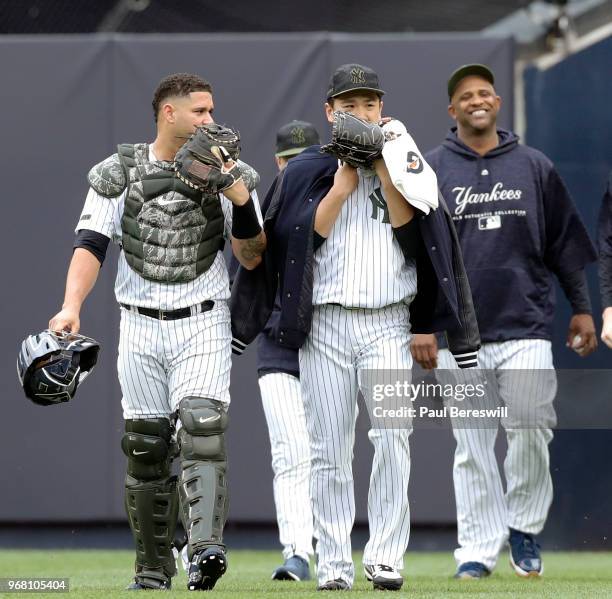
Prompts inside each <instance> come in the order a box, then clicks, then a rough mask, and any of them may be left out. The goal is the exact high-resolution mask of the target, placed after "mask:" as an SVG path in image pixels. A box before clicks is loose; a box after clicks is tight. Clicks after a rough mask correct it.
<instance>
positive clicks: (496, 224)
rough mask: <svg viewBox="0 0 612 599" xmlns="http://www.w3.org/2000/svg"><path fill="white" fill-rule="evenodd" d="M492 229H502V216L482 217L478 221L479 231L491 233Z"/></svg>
mask: <svg viewBox="0 0 612 599" xmlns="http://www.w3.org/2000/svg"><path fill="white" fill-rule="evenodd" d="M491 229H501V216H498V215H493V216H481V217H480V218H479V219H478V230H479V231H489V230H491Z"/></svg>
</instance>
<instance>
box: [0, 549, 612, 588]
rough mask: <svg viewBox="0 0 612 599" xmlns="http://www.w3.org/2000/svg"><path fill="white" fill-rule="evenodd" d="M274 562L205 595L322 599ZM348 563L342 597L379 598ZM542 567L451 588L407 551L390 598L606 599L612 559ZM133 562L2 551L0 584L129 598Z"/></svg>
mask: <svg viewBox="0 0 612 599" xmlns="http://www.w3.org/2000/svg"><path fill="white" fill-rule="evenodd" d="M279 558H280V552H275V551H231V550H230V553H229V554H228V560H229V569H228V572H227V573H226V574H225V576H224V577H223V578H222V579H220V580H219V582H218V583H217V586H216V587H215V589H214V591H213V592H212V594H211V595H208V596H213V594H214V596H215V597H218V598H219V599H221V598H229V597H233V598H235V597H254V598H256V599H259V598H262V599H263V598H267V597H270V598H276V599H281V598H284V597H298V598H308V597H317V598H318V599H321V597H322V595H321V593H317V592H316V583H315V582H314V581H309V582H301V583H293V582H276V581H271V580H270V579H269V576H270V573H271V572H272V570H273V569H274V567H276V566H277V565H278V564H279ZM354 558H355V564H357V577H356V578H357V580H356V583H355V586H354V587H353V590H352V591H351V592H350V595H349V596H351V597H353V596H355V597H372V596H375V597H381V594H380V592H374V591H373V590H372V587H371V583H368V582H366V581H365V579H364V577H363V573H362V571H361V565H360V563H361V562H360V558H361V555H360V554H355V556H354ZM544 560H545V561H544V564H545V576H544V577H543V578H542V579H535V580H534V579H530V580H524V579H521V578H519V577H518V576H516V575H515V574H514V573H513V572H512V571H511V570H510V567H509V565H508V561H507V558H506V555H503V556H502V558H501V559H500V563H499V564H498V567H497V570H496V571H495V573H494V574H493V575H492V576H491V577H489V578H487V579H484V580H478V581H471V580H469V581H457V580H453V579H452V574H453V571H454V562H453V559H452V556H451V555H450V554H449V553H410V552H409V553H408V554H407V556H406V569H405V571H404V577H405V582H404V587H403V589H402V591H401V592H400V593H397V594H395V595H394V596H403V595H406V596H409V597H418V598H422V599H425V598H427V599H440V598H443V597H456V598H467V597H481V598H483V599H485V598H486V599H497V598H502V597H503V598H513V599H515V598H520V599H523V598H525V599H531V598H534V599H535V598H551V599H566V598H567V599H576V598H588V599H595V598H600V597H601V598H604V597H610V598H612V553H554V552H548V553H545V554H544ZM132 563H133V553H132V552H129V551H98V550H82V551H63V550H47V551H29V550H14V551H11V550H1V551H0V577H3V578H6V577H39V578H40V577H58V578H64V577H66V578H69V579H70V593H69V594H68V595H62V594H60V595H53V596H56V597H62V596H67V597H70V599H81V598H90V597H95V598H100V599H102V598H103V597H132V598H133V596H134V593H133V592H128V591H124V590H123V589H124V587H125V586H126V585H127V584H128V583H129V582H130V579H131V576H132ZM173 582H174V585H173V588H172V591H171V593H170V595H171V596H187V594H188V591H187V590H186V587H185V584H186V577H185V573H184V572H183V571H182V570H181V571H180V573H179V576H177V577H176V578H175V579H174V581H173ZM0 594H2V593H0ZM2 595H3V596H4V597H16V596H18V595H15V594H10V595H9V594H2ZM23 595H27V596H33V595H34V594H32V593H22V594H21V596H23ZM190 595H191V594H190ZM387 595H388V594H387ZM38 596H40V595H38ZM46 596H48V595H46ZM147 596H149V594H148V595H147ZM155 596H157V594H156V593H155ZM191 596H192V595H191ZM324 596H327V594H326V595H324ZM383 596H384V595H383Z"/></svg>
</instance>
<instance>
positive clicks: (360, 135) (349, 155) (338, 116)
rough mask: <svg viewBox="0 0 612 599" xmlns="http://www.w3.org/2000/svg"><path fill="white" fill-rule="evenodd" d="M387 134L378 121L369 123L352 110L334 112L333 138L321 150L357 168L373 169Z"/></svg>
mask: <svg viewBox="0 0 612 599" xmlns="http://www.w3.org/2000/svg"><path fill="white" fill-rule="evenodd" d="M384 144H385V135H384V133H383V131H382V129H381V128H380V126H379V125H378V124H376V123H368V122H367V121H364V120H362V119H360V118H359V117H356V116H355V115H354V114H351V113H350V112H341V111H339V110H336V111H335V112H334V122H333V125H332V140H331V142H330V143H328V144H326V145H324V146H321V152H327V153H328V154H331V155H332V156H336V157H337V158H339V159H340V160H342V161H343V162H346V163H347V164H350V165H351V166H354V167H355V168H366V169H371V168H372V163H373V162H374V160H376V159H377V158H380V156H381V152H382V149H383V145H384Z"/></svg>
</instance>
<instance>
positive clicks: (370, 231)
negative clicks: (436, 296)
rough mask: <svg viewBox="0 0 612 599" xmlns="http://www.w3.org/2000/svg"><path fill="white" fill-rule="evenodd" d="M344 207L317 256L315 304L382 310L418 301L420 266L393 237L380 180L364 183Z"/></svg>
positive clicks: (369, 179) (366, 179)
mask: <svg viewBox="0 0 612 599" xmlns="http://www.w3.org/2000/svg"><path fill="white" fill-rule="evenodd" d="M358 174H359V183H358V185H357V187H356V189H355V190H354V191H353V192H352V193H351V195H350V196H349V197H348V198H347V199H346V201H345V202H344V204H343V206H342V209H341V211H340V214H339V215H338V218H337V219H336V222H335V223H334V226H333V227H332V230H331V233H330V235H329V237H328V238H327V240H326V241H325V243H324V244H323V245H322V246H321V247H320V248H319V249H318V250H317V251H316V252H315V254H314V259H315V264H314V288H313V304H315V305H316V304H341V305H343V306H345V307H351V308H382V307H384V306H389V305H391V304H396V303H398V302H402V301H405V302H410V301H412V298H413V297H414V296H415V295H416V291H417V276H416V266H415V263H414V261H410V262H407V261H406V259H405V258H404V255H403V253H402V250H401V248H400V246H399V243H398V242H397V241H396V240H395V239H394V237H393V230H392V228H391V222H390V220H389V209H388V207H387V203H386V201H385V198H384V195H383V193H382V189H381V187H380V180H379V179H378V177H376V176H371V177H364V176H363V172H362V171H361V170H359V171H358Z"/></svg>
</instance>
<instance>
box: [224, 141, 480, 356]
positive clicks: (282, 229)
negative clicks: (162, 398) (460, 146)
mask: <svg viewBox="0 0 612 599" xmlns="http://www.w3.org/2000/svg"><path fill="white" fill-rule="evenodd" d="M319 148H320V146H312V147H310V148H308V149H307V150H305V151H304V152H302V154H300V155H299V156H297V157H296V158H293V159H292V160H291V162H289V164H288V165H287V167H286V169H285V170H284V171H283V172H282V173H280V174H279V176H278V177H279V179H278V181H277V182H276V184H275V185H273V186H272V188H271V190H270V192H269V193H268V194H267V196H266V198H265V200H264V204H263V210H264V214H265V217H264V230H265V232H266V235H267V239H268V247H267V250H266V252H265V253H264V255H263V259H262V263H261V264H260V265H259V266H258V267H257V268H256V269H254V270H252V271H248V270H246V269H244V268H243V267H240V268H239V269H238V273H237V275H236V280H235V281H234V285H233V287H232V298H231V301H230V306H231V310H232V332H233V336H234V340H233V349H234V351H235V352H240V351H242V350H243V349H244V348H245V347H246V346H247V345H248V344H249V343H251V342H252V341H253V339H255V337H256V335H257V334H258V333H259V332H260V331H261V330H262V329H263V327H264V325H265V324H266V322H267V321H268V317H269V316H270V313H271V311H272V308H273V305H274V299H275V295H276V292H277V289H278V290H279V297H280V307H281V309H280V313H279V315H278V319H277V322H275V323H273V324H272V329H271V335H272V336H273V338H274V339H275V340H276V341H277V342H278V343H279V344H281V345H283V346H286V347H293V348H299V347H301V346H302V344H303V343H304V341H305V340H306V337H307V336H308V334H309V332H310V327H311V324H312V292H313V261H314V259H313V251H314V250H313V230H314V218H315V212H316V209H317V206H318V205H319V202H320V201H321V200H322V199H323V197H324V196H325V195H326V194H327V192H328V191H329V189H330V188H331V186H332V184H333V178H334V174H335V172H336V170H337V168H338V163H337V160H336V159H335V158H333V157H331V156H329V155H326V154H321V153H320V152H319ZM416 218H418V219H419V220H418V224H419V230H420V234H421V238H422V250H421V251H420V252H419V253H418V256H417V260H416V263H417V281H418V290H417V295H416V297H415V299H414V300H413V302H412V303H411V304H410V321H411V325H412V332H413V333H431V332H433V331H438V330H443V331H446V332H447V338H448V344H449V348H450V349H451V351H452V352H453V353H454V354H456V355H459V354H466V355H467V357H466V361H467V362H470V361H471V360H473V359H474V353H475V352H476V351H477V350H478V348H479V347H480V337H479V334H478V325H477V323H476V315H475V312H474V306H473V304H472V297H471V293H470V289H469V283H468V280H467V276H466V274H465V269H464V267H463V261H462V258H461V250H460V248H459V243H458V240H457V236H456V232H455V229H454V227H453V225H452V221H451V219H450V215H449V213H448V211H447V209H446V206H445V204H444V201H443V200H442V199H441V207H440V208H439V209H438V210H435V211H432V212H430V214H429V215H424V214H421V213H419V214H418V216H417V217H416ZM402 249H404V248H402ZM458 362H459V360H458ZM460 365H461V364H460Z"/></svg>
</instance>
